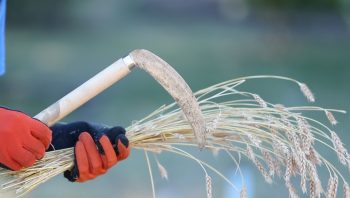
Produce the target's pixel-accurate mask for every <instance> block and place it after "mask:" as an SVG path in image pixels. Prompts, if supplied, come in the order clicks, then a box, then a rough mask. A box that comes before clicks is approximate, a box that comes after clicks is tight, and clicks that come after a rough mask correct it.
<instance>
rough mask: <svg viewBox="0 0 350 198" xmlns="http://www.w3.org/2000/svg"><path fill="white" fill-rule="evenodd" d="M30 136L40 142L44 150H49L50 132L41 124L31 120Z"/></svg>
mask: <svg viewBox="0 0 350 198" xmlns="http://www.w3.org/2000/svg"><path fill="white" fill-rule="evenodd" d="M30 126H31V134H32V135H33V136H34V137H35V138H37V139H38V140H40V141H41V142H42V143H43V144H44V146H45V148H46V149H47V148H49V146H50V143H51V140H52V131H51V130H50V128H48V127H47V126H46V125H45V124H43V123H42V122H40V121H38V120H35V119H32V121H31V125H30Z"/></svg>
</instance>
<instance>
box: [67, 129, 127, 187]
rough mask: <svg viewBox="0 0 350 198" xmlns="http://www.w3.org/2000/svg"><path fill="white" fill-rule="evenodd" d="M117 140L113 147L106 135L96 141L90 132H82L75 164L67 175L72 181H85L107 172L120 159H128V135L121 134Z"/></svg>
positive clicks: (76, 147) (76, 146) (77, 144)
mask: <svg viewBox="0 0 350 198" xmlns="http://www.w3.org/2000/svg"><path fill="white" fill-rule="evenodd" d="M124 133H125V131H124ZM115 141H116V147H115V148H113V146H112V144H111V141H110V139H109V138H108V137H107V136H106V135H102V136H101V138H100V139H99V141H98V143H95V142H94V140H93V138H92V137H91V135H90V134H89V133H88V132H83V133H81V134H80V135H79V140H78V142H77V143H76V145H75V160H76V161H75V166H74V168H73V170H71V171H68V172H65V177H67V178H68V179H69V180H71V181H77V182H85V181H87V180H91V179H94V178H96V177H97V176H99V175H102V174H104V173H106V172H107V170H108V169H109V168H111V167H112V166H113V165H115V164H117V162H118V161H121V160H124V159H126V158H127V157H128V156H129V154H130V147H129V142H128V140H127V138H126V136H125V135H124V134H120V135H118V136H117V137H115ZM99 147H100V148H99ZM101 150H103V152H102V153H101Z"/></svg>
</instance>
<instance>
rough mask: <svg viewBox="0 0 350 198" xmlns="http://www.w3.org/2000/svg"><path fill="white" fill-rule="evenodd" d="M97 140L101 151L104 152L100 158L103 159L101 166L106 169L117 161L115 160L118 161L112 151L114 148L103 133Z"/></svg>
mask: <svg viewBox="0 0 350 198" xmlns="http://www.w3.org/2000/svg"><path fill="white" fill-rule="evenodd" d="M99 142H100V144H101V146H102V149H103V153H104V154H102V155H101V158H102V161H103V167H104V168H105V169H108V168H110V167H112V166H113V165H115V164H116V163H117V161H118V160H117V155H116V153H115V151H114V148H113V146H112V144H111V142H110V141H109V139H108V138H107V136H105V135H103V136H102V137H101V139H100V140H99Z"/></svg>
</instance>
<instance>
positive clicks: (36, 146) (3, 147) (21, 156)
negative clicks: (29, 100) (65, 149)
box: [0, 108, 52, 170]
mask: <svg viewBox="0 0 350 198" xmlns="http://www.w3.org/2000/svg"><path fill="white" fill-rule="evenodd" d="M51 138H52V135H51V130H50V129H49V128H48V127H47V126H46V125H45V124H43V123H42V122H40V121H38V120H36V119H33V118H31V117H29V116H28V115H26V114H24V113H22V112H19V111H14V110H9V109H5V108H0V165H2V166H4V167H6V168H9V169H11V170H20V169H21V168H23V167H29V166H31V165H33V164H34V162H35V161H36V160H38V159H41V158H43V156H44V154H45V150H46V149H47V148H48V147H49V145H50V142H51Z"/></svg>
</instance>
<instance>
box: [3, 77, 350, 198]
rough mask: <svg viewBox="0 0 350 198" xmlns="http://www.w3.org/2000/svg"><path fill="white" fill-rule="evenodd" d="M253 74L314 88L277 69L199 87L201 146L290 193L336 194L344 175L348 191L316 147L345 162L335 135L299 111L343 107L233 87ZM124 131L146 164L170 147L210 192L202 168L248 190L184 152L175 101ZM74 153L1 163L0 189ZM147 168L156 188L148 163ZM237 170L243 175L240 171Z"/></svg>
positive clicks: (186, 127) (40, 175)
mask: <svg viewBox="0 0 350 198" xmlns="http://www.w3.org/2000/svg"><path fill="white" fill-rule="evenodd" d="M258 78H275V79H283V80H288V81H292V82H294V83H296V84H297V85H298V86H299V88H300V90H301V91H302V92H303V94H304V95H305V96H306V97H307V99H308V100H309V101H310V102H312V101H314V96H313V94H312V92H311V91H310V89H309V88H308V87H307V86H306V85H305V84H304V83H301V82H298V81H296V80H293V79H290V78H286V77H280V76H250V77H243V78H238V79H234V80H230V81H226V82H222V83H219V84H216V85H213V86H211V87H208V88H206V89H203V90H200V91H198V92H197V93H196V94H195V96H196V98H197V99H198V102H199V104H200V108H201V111H202V113H203V116H204V118H205V121H206V123H207V126H206V127H207V131H208V132H207V134H206V137H207V139H206V145H205V148H206V150H209V151H213V152H214V153H218V152H220V151H221V150H222V151H225V153H226V154H227V155H228V156H229V157H230V158H231V159H232V160H233V161H234V163H235V165H236V170H237V171H238V172H240V168H239V166H240V161H241V157H245V158H246V159H247V160H250V161H251V162H252V163H253V164H254V165H255V166H256V167H257V169H258V170H259V171H260V172H261V174H262V176H263V177H264V178H265V180H266V182H268V183H271V182H272V181H273V179H274V178H275V177H283V178H284V180H285V185H286V187H287V189H288V190H289V193H290V196H291V197H298V194H297V190H296V188H300V189H301V191H302V193H303V194H309V196H310V197H319V196H321V195H325V196H328V197H335V196H336V195H337V187H338V182H339V183H340V182H342V183H343V191H344V195H345V197H349V186H348V182H349V181H346V179H345V178H344V176H343V174H342V173H341V172H340V170H338V169H337V168H336V165H335V163H334V162H332V161H328V160H327V159H326V158H325V157H324V156H322V155H321V154H320V153H318V152H317V149H318V148H320V147H324V148H327V149H330V150H332V151H334V152H335V153H336V154H337V156H338V158H339V160H340V162H341V164H343V165H345V166H347V167H349V168H350V157H349V154H348V152H347V150H346V148H345V147H344V145H343V143H342V142H341V139H340V138H339V136H338V135H337V134H336V133H335V132H334V131H333V130H331V129H330V128H329V127H327V126H326V125H325V124H323V123H321V122H319V121H317V120H315V119H312V118H309V117H306V116H304V115H303V114H302V112H303V111H319V112H323V113H325V116H326V117H327V118H328V119H329V121H330V123H331V124H332V125H334V124H336V123H337V121H336V119H335V117H334V115H333V113H345V111H341V110H335V109H325V108H321V107H315V106H299V107H285V106H283V105H279V104H276V105H275V104H271V103H268V102H267V101H265V100H264V99H263V98H261V97H260V96H259V95H257V94H255V93H250V92H245V91H240V90H238V89H237V87H238V86H239V85H241V84H242V83H244V82H245V81H247V80H251V79H258ZM127 137H128V138H129V140H130V145H131V146H132V148H133V149H141V150H144V151H145V154H146V159H147V164H148V166H149V170H151V167H150V166H151V165H150V162H149V157H148V155H147V152H154V153H156V154H157V153H160V152H170V153H174V154H176V155H179V156H183V157H186V158H188V159H191V160H194V161H195V162H197V163H198V164H199V165H200V166H201V168H202V169H203V171H204V173H205V178H206V179H205V180H206V184H205V186H206V189H207V196H208V197H211V196H212V186H213V184H212V180H211V177H210V175H209V173H208V172H207V170H211V171H212V172H213V173H216V174H218V175H219V176H220V177H221V178H223V179H224V180H225V181H226V182H228V183H229V184H230V185H231V186H232V187H233V188H235V190H237V194H240V195H241V197H246V194H247V191H249V189H246V187H243V188H242V189H238V188H237V187H236V186H235V185H234V184H233V183H231V181H230V180H229V179H227V178H226V177H225V175H223V174H222V173H221V172H220V171H218V170H216V169H215V168H214V167H212V166H211V165H209V164H208V163H206V162H204V161H202V160H200V159H198V158H196V157H195V156H193V155H191V154H190V153H188V152H186V148H187V147H197V146H198V144H197V142H196V137H195V135H194V133H193V130H192V128H191V126H190V124H189V123H188V122H187V120H186V118H185V117H184V116H183V113H182V111H181V109H180V108H178V107H177V106H176V103H172V104H170V105H163V106H161V107H160V108H159V109H157V110H156V111H154V112H153V113H151V114H149V115H148V116H146V117H145V118H143V119H142V120H139V121H136V122H134V123H133V124H132V125H131V126H129V127H128V128H127ZM180 148H181V149H180ZM316 148H317V149H316ZM73 157H74V155H73V149H72V148H69V149H65V150H56V151H51V152H48V153H47V154H46V156H45V157H44V158H43V159H42V160H40V161H38V162H37V163H36V164H35V165H34V166H32V167H30V168H26V169H23V170H20V171H9V170H5V169H1V170H0V179H2V180H3V181H5V182H3V183H2V184H1V188H2V191H6V190H9V191H15V193H16V196H23V195H25V194H27V193H28V192H30V191H31V190H32V189H34V188H35V187H36V186H38V185H39V184H41V183H43V182H45V181H47V180H48V179H50V178H52V177H53V176H56V175H58V174H60V173H62V172H63V171H65V170H67V169H70V168H71V167H72V166H73ZM156 162H157V166H158V168H159V170H160V173H161V176H162V177H163V178H166V179H167V178H168V174H167V171H166V169H165V167H164V166H163V165H161V164H160V163H159V161H158V159H157V158H156ZM320 169H325V170H327V171H328V172H329V182H328V183H329V184H328V187H327V186H325V184H326V182H325V181H326V179H325V178H322V179H321V178H319V175H318V173H319V171H320ZM150 174H151V178H152V181H151V183H152V191H153V195H154V196H155V189H154V188H155V187H154V182H153V177H152V173H151V171H150ZM240 174H241V172H240ZM241 177H242V181H244V178H243V176H242V174H241ZM292 178H296V179H297V180H299V182H300V186H299V185H298V186H293V185H292V182H291V179H292ZM338 178H339V180H338ZM322 182H323V183H322ZM244 186H245V185H244ZM308 186H309V189H308V188H307V187H308ZM203 187H204V185H203ZM324 189H326V190H324Z"/></svg>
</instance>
